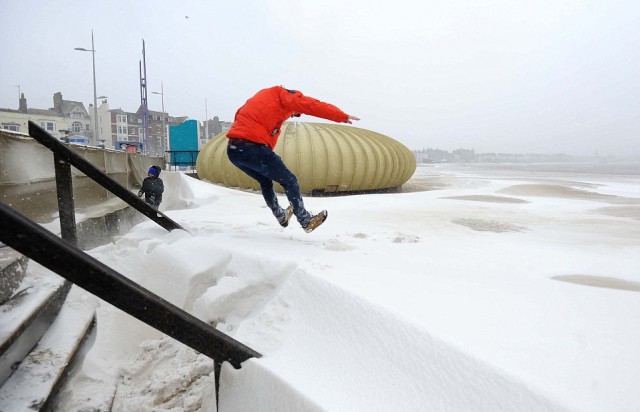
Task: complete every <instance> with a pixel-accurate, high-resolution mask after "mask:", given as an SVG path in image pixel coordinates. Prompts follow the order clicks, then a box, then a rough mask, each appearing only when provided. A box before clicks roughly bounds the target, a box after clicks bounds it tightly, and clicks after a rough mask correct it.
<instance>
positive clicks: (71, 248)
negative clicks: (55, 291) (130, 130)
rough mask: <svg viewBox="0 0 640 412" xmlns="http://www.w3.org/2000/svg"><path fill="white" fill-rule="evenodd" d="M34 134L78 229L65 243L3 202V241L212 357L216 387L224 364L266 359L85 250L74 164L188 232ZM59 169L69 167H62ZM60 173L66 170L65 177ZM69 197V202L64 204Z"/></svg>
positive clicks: (35, 130) (34, 130) (32, 130)
mask: <svg viewBox="0 0 640 412" xmlns="http://www.w3.org/2000/svg"><path fill="white" fill-rule="evenodd" d="M29 134H30V135H31V137H33V138H34V139H36V140H37V141H38V142H40V143H41V144H43V145H44V146H45V147H47V148H49V150H51V151H52V152H53V153H54V160H55V162H56V185H57V188H58V191H61V190H62V191H63V192H66V194H65V195H62V196H61V194H60V193H58V199H59V207H62V206H63V205H65V203H64V202H65V201H67V202H70V206H71V211H69V210H65V211H63V210H61V211H60V217H61V221H62V217H63V215H64V214H66V215H71V217H69V218H70V219H71V220H72V222H71V223H73V226H74V227H73V228H70V229H69V230H67V231H66V232H65V230H64V228H63V230H62V236H63V239H60V238H59V237H58V236H56V235H54V234H53V233H51V232H49V231H48V230H46V229H44V228H43V227H42V226H40V225H38V224H37V223H34V222H33V221H31V220H30V219H28V218H27V217H25V216H23V215H21V214H20V213H18V212H17V211H15V210H14V209H13V208H11V207H10V206H8V205H6V204H4V203H3V202H1V201H0V241H2V242H4V243H5V244H7V245H8V246H10V247H11V248H13V249H15V250H16V251H18V252H20V253H22V254H23V255H25V256H27V257H29V258H30V259H33V260H35V261H36V262H38V263H40V264H41V265H42V266H44V267H46V268H48V269H50V270H52V271H53V272H55V273H57V274H58V275H60V276H62V277H64V278H65V279H67V280H68V281H70V282H72V283H74V284H76V285H78V286H79V287H81V288H83V289H85V290H87V291H88V292H90V293H92V294H94V295H96V296H98V297H99V298H100V299H103V300H104V301H106V302H108V303H110V304H112V305H114V306H115V307H117V308H119V309H122V310H123V311H124V312H126V313H128V314H130V315H131V316H134V317H135V318H137V319H139V320H141V321H142V322H144V323H146V324H147V325H149V326H151V327H153V328H155V329H157V330H159V331H161V332H163V333H165V334H167V335H169V336H171V337H172V338H174V339H176V340H178V341H180V342H182V343H184V344H185V345H187V346H189V347H191V348H192V349H195V350H196V351H198V352H200V353H202V354H204V355H206V356H209V357H210V358H212V359H213V360H214V363H215V370H216V375H217V376H216V385H217V384H218V382H217V380H218V379H217V377H218V376H219V372H220V367H221V364H222V362H225V361H227V362H229V363H231V364H232V365H233V366H234V367H235V368H240V366H241V363H242V362H243V361H245V360H247V359H249V358H252V357H257V358H259V357H261V356H262V355H261V354H260V353H258V352H256V351H255V350H253V349H251V348H249V347H247V346H245V345H244V344H242V343H241V342H239V341H237V340H235V339H233V338H231V337H229V336H227V335H225V334H224V333H222V332H220V331H218V330H217V329H215V328H214V327H213V326H211V325H209V324H208V323H206V322H203V321H201V320H200V319H198V318H196V317H194V316H192V315H191V314H189V313H187V312H185V311H184V310H182V309H180V308H178V307H177V306H175V305H173V304H171V303H170V302H168V301H166V300H164V299H162V298H161V297H160V296H158V295H155V294H153V293H151V292H150V291H148V290H147V289H145V288H143V287H141V286H140V285H138V284H137V283H135V282H133V281H131V280H130V279H128V278H126V277H125V276H123V275H121V274H120V273H118V272H116V271H115V270H113V269H111V268H110V267H108V266H106V265H104V264H103V263H101V262H99V261H98V260H96V259H94V258H92V257H91V256H89V255H88V254H86V253H84V252H83V251H81V250H80V249H79V248H78V247H77V246H76V242H75V218H73V217H72V216H73V214H74V213H73V196H72V188H71V176H70V170H69V166H68V165H69V164H71V165H73V166H74V167H76V168H77V169H78V170H80V171H81V172H83V173H84V174H85V175H87V176H88V177H89V178H91V179H93V180H94V181H95V182H97V183H99V184H100V185H102V186H103V187H104V188H105V189H107V190H109V191H110V192H111V193H113V194H115V195H116V196H118V197H119V198H120V199H122V200H124V201H125V202H126V203H128V204H129V205H130V206H132V207H134V208H135V209H136V210H138V211H140V212H142V213H143V214H145V215H146V216H148V217H149V218H150V219H152V220H154V221H155V222H156V223H158V224H159V225H161V226H162V227H164V228H165V229H167V230H173V229H183V228H182V226H180V225H179V224H178V223H176V222H174V221H173V220H171V219H169V218H168V217H167V216H165V215H164V214H163V213H161V212H159V211H158V210H156V209H155V208H153V207H151V206H150V205H148V204H147V203H145V202H144V201H143V200H142V199H140V198H138V197H137V196H136V195H135V194H133V193H132V192H130V191H129V190H128V189H126V188H125V187H123V186H121V185H120V184H119V183H118V182H116V181H114V180H113V179H111V178H110V177H108V176H107V175H106V174H104V173H103V172H102V171H100V170H98V169H97V168H96V167H95V166H94V165H93V164H91V163H89V162H88V161H87V160H85V159H83V158H82V157H80V156H78V155H77V154H75V153H74V152H72V151H71V150H69V149H68V148H67V147H66V146H65V145H63V144H62V143H61V142H59V141H57V140H56V139H55V138H54V137H52V136H51V135H49V134H48V133H47V132H46V131H44V130H43V129H41V128H40V127H39V126H38V125H36V124H35V123H33V122H31V121H30V122H29ZM59 165H62V166H64V167H61V168H59ZM59 169H61V170H62V173H60V174H59V173H58V171H59ZM59 175H61V176H62V179H60V177H61V176H59ZM61 180H62V181H61ZM66 180H68V181H66ZM65 197H66V198H68V199H66V200H65V199H62V200H61V198H65ZM61 225H62V222H61ZM183 230H184V229H183ZM65 233H66V235H65Z"/></svg>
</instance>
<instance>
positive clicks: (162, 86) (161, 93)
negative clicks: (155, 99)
mask: <svg viewBox="0 0 640 412" xmlns="http://www.w3.org/2000/svg"><path fill="white" fill-rule="evenodd" d="M151 94H159V95H160V96H161V98H162V156H165V153H164V152H165V133H166V130H167V129H166V126H165V124H164V85H163V83H162V82H160V92H151Z"/></svg>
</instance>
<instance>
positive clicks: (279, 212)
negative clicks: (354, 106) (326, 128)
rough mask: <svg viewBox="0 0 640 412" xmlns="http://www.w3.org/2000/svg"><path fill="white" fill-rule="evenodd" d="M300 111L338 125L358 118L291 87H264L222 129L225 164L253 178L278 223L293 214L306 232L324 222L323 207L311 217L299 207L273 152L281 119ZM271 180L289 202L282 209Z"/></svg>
mask: <svg viewBox="0 0 640 412" xmlns="http://www.w3.org/2000/svg"><path fill="white" fill-rule="evenodd" d="M300 114H307V115H311V116H316V117H321V118H323V119H327V120H333V121H334V122H339V123H351V121H352V120H360V119H359V118H357V117H355V116H351V115H348V114H346V113H345V112H343V111H342V110H340V109H338V108H337V107H336V106H334V105H331V104H329V103H324V102H321V101H320V100H317V99H314V98H313V97H308V96H305V95H303V94H302V93H300V92H299V91H297V90H289V89H285V88H284V87H282V86H274V87H270V88H268V89H263V90H260V91H259V92H258V93H256V94H255V95H254V96H253V97H251V98H250V99H249V100H247V102H246V103H245V104H244V105H243V106H242V107H241V108H239V109H238V110H237V111H236V115H235V119H234V121H233V125H232V126H231V129H229V131H228V132H227V138H228V139H229V140H228V146H227V155H228V156H229V160H230V161H231V163H233V164H234V165H236V166H237V167H238V168H239V169H240V170H242V171H243V172H245V173H246V174H247V175H249V176H250V177H252V178H253V179H255V180H257V181H258V183H259V184H260V188H261V190H262V196H264V200H265V202H266V203H267V206H269V208H270V209H271V211H272V212H273V215H274V216H275V217H276V219H278V222H279V223H280V225H281V226H282V227H286V226H287V225H288V224H289V219H290V218H291V215H292V214H294V215H296V218H297V219H298V222H300V225H301V226H302V228H303V229H304V230H305V231H306V232H311V231H312V230H313V229H315V228H316V227H318V226H320V225H321V224H322V223H323V222H324V221H325V219H326V218H327V211H326V210H323V211H321V212H320V213H318V214H317V215H312V214H311V213H309V212H308V211H307V209H305V207H304V203H303V201H302V195H301V194H300V187H299V186H298V180H297V179H296V176H295V175H294V174H293V173H292V172H291V171H290V170H289V169H287V167H286V166H285V164H284V163H283V162H282V159H281V158H280V156H278V155H277V154H276V153H274V151H273V148H274V147H275V146H276V143H277V142H278V136H279V135H280V128H281V127H282V123H284V122H285V120H287V119H288V118H290V117H299V116H300ZM274 181H275V182H278V183H279V184H280V185H282V187H283V188H284V190H285V193H286V195H287V199H289V203H290V206H289V207H288V208H287V209H286V210H284V209H282V208H281V207H280V205H279V204H278V198H277V197H276V194H275V192H274V190H273V182H274Z"/></svg>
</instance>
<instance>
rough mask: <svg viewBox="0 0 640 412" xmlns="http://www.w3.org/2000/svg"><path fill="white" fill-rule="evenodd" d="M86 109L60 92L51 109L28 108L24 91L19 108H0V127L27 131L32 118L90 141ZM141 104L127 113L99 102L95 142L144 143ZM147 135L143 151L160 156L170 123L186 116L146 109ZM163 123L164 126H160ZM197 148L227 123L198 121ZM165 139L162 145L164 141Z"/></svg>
mask: <svg viewBox="0 0 640 412" xmlns="http://www.w3.org/2000/svg"><path fill="white" fill-rule="evenodd" d="M89 109H90V110H89V111H87V109H86V108H85V106H84V104H83V103H82V102H77V101H73V100H64V99H63V98H62V93H60V92H57V93H55V94H54V95H53V107H52V108H50V109H31V108H28V107H27V99H26V98H25V97H24V93H22V95H21V96H20V101H19V104H18V110H13V109H0V129H5V130H12V131H15V132H22V133H28V131H29V130H28V122H29V121H33V122H34V123H36V124H38V125H40V127H42V128H43V129H45V130H46V131H48V132H49V133H50V134H51V135H52V136H54V137H57V138H60V139H63V140H66V139H68V140H69V141H70V142H74V143H81V144H89V141H91V139H92V138H93V134H94V127H93V125H94V119H93V117H94V116H93V110H92V109H93V105H91V104H90V105H89ZM143 113H144V111H143V108H142V106H140V107H139V108H138V111H136V112H126V111H124V110H122V109H120V108H118V109H110V108H109V103H108V102H107V99H106V98H105V99H103V100H102V101H101V104H100V106H99V107H98V110H97V115H98V145H99V146H102V147H105V148H111V149H123V148H125V147H126V146H129V145H131V146H136V147H138V148H140V147H141V146H142V145H143V143H144V141H143V140H144V139H143V137H144V130H143V120H144V114H143ZM148 115H149V121H148V124H149V136H148V139H147V146H148V147H146V148H144V151H145V152H147V153H149V154H152V155H160V154H161V153H162V150H163V148H165V149H166V148H168V147H169V142H168V139H170V136H169V135H168V130H169V126H175V125H178V124H181V123H183V122H184V121H186V120H188V117H187V116H183V117H175V116H170V115H169V114H168V113H166V112H165V113H164V122H163V113H162V112H161V111H160V112H158V111H151V110H149V113H148ZM163 124H164V126H165V127H164V128H163ZM198 126H199V131H198V134H199V147H202V146H203V145H204V144H205V143H206V142H207V141H208V140H210V139H211V138H212V137H213V136H216V135H217V134H219V133H221V132H222V131H224V130H228V129H229V128H230V127H231V123H230V122H224V121H220V120H219V119H218V117H217V116H216V117H214V118H213V119H209V120H207V121H206V122H202V123H201V124H200V123H199V124H198ZM163 139H164V144H163Z"/></svg>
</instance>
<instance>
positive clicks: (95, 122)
mask: <svg viewBox="0 0 640 412" xmlns="http://www.w3.org/2000/svg"><path fill="white" fill-rule="evenodd" d="M74 50H79V51H88V52H91V55H92V57H93V138H92V139H91V141H90V142H91V144H92V145H93V146H95V145H96V142H97V141H98V140H99V136H98V97H97V96H98V94H97V93H96V48H95V46H94V44H93V30H91V50H88V49H85V48H84V47H76V48H74Z"/></svg>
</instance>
